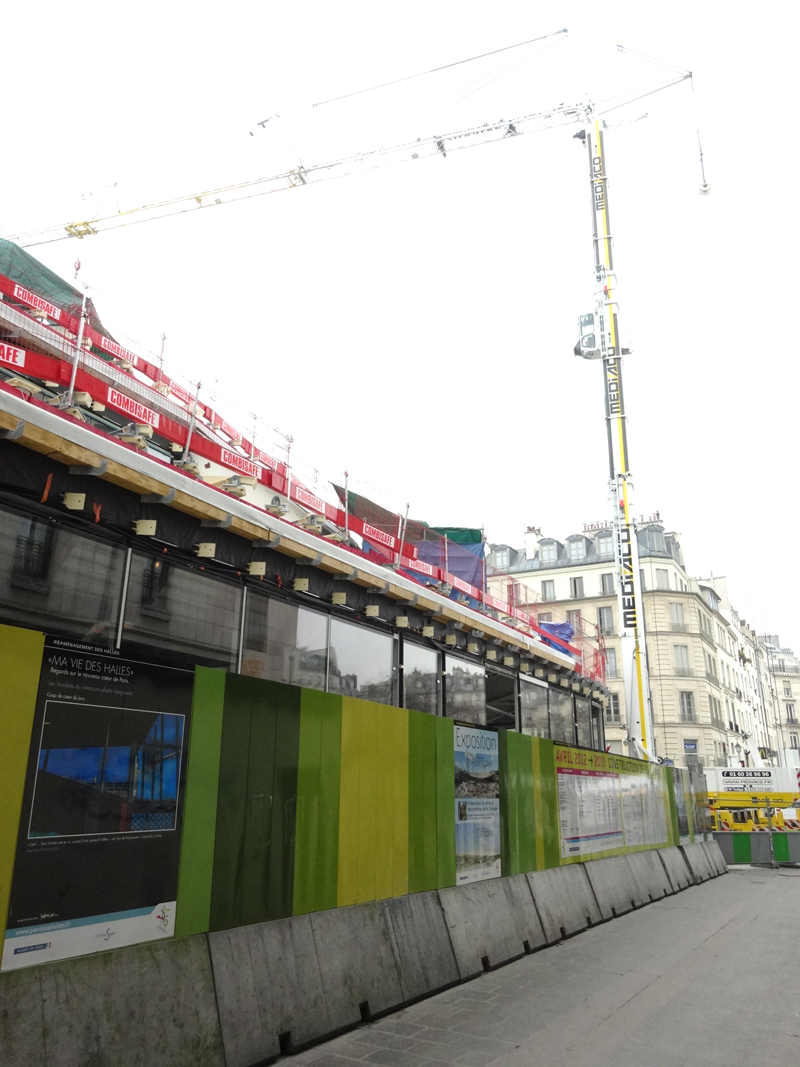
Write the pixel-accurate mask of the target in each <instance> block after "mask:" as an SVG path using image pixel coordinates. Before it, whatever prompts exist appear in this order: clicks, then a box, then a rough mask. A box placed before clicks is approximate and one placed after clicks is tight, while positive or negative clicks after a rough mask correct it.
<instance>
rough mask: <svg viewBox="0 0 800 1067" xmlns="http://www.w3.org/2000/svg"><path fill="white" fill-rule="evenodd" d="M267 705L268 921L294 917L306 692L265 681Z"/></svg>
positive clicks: (295, 687) (265, 700)
mask: <svg viewBox="0 0 800 1067" xmlns="http://www.w3.org/2000/svg"><path fill="white" fill-rule="evenodd" d="M260 685H261V687H262V691H263V694H264V695H263V697H262V700H263V702H264V706H266V707H269V708H271V709H274V712H275V714H276V716H277V721H276V725H275V764H274V768H275V770H274V777H273V784H272V848H271V850H270V856H269V892H268V900H267V914H266V915H265V916H264V917H265V918H266V919H283V918H285V917H286V916H288V915H291V914H292V889H293V882H294V841H295V819H296V813H297V757H298V750H299V745H300V695H301V693H302V690H301V689H300V688H298V687H297V686H294V685H283V684H282V683H281V682H261V683H260Z"/></svg>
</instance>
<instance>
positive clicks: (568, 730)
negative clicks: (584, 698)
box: [550, 689, 575, 745]
mask: <svg viewBox="0 0 800 1067" xmlns="http://www.w3.org/2000/svg"><path fill="white" fill-rule="evenodd" d="M550 736H551V737H552V739H553V740H554V741H561V742H562V743H564V744H567V745H574V744H575V727H574V725H573V721H572V694H571V693H568V692H567V691H566V690H564V689H551V690H550Z"/></svg>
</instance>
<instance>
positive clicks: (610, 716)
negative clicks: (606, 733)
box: [606, 693, 620, 723]
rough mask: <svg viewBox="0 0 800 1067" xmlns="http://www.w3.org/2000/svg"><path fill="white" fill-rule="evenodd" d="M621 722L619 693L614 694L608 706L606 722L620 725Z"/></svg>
mask: <svg viewBox="0 0 800 1067" xmlns="http://www.w3.org/2000/svg"><path fill="white" fill-rule="evenodd" d="M619 721H620V717H619V693H612V694H611V700H610V701H609V703H608V705H607V706H606V722H616V723H618V722H619Z"/></svg>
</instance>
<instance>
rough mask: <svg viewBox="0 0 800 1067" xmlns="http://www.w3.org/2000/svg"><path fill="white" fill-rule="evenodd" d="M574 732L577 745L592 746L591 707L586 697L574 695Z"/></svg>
mask: <svg viewBox="0 0 800 1067" xmlns="http://www.w3.org/2000/svg"><path fill="white" fill-rule="evenodd" d="M575 734H576V737H577V743H578V744H579V745H581V746H582V747H583V748H591V747H592V709H591V705H590V703H589V698H588V697H580V696H576V697H575Z"/></svg>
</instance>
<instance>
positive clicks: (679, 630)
mask: <svg viewBox="0 0 800 1067" xmlns="http://www.w3.org/2000/svg"><path fill="white" fill-rule="evenodd" d="M670 629H671V630H672V632H673V633H674V634H688V632H689V623H688V622H674V621H673V622H671V623H670Z"/></svg>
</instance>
